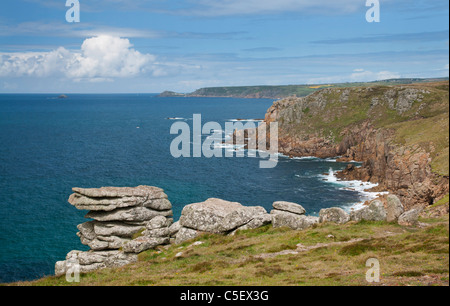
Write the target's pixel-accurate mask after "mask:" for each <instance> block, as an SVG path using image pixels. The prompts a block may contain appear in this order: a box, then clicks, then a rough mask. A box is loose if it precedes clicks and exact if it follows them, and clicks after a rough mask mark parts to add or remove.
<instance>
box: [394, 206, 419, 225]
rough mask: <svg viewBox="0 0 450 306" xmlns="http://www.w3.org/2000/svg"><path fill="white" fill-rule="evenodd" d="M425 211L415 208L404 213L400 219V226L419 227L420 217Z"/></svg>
mask: <svg viewBox="0 0 450 306" xmlns="http://www.w3.org/2000/svg"><path fill="white" fill-rule="evenodd" d="M422 211H423V209H421V208H413V209H411V210H409V211H407V212H405V213H403V214H402V215H401V216H400V217H399V218H398V224H399V225H401V226H417V225H419V216H420V214H421V213H422Z"/></svg>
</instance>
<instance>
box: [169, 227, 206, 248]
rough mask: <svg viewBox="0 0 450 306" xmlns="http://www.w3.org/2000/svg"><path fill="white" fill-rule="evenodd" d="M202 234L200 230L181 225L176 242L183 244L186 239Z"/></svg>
mask: <svg viewBox="0 0 450 306" xmlns="http://www.w3.org/2000/svg"><path fill="white" fill-rule="evenodd" d="M200 234H201V232H199V231H197V230H194V229H191V228H187V227H181V228H180V230H179V231H178V233H177V236H176V238H175V244H181V243H183V242H185V241H189V240H192V239H195V238H197V237H198V236H199V235H200Z"/></svg>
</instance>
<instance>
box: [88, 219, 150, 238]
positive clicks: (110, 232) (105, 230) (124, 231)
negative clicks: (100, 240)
mask: <svg viewBox="0 0 450 306" xmlns="http://www.w3.org/2000/svg"><path fill="white" fill-rule="evenodd" d="M92 223H93V225H94V232H95V234H96V236H118V237H125V238H131V237H133V235H135V234H136V233H138V232H140V231H141V230H142V229H143V228H145V227H144V226H143V225H129V224H126V223H122V222H99V221H93V222H92ZM84 236H85V237H87V236H86V235H84ZM87 238H88V237H87Z"/></svg>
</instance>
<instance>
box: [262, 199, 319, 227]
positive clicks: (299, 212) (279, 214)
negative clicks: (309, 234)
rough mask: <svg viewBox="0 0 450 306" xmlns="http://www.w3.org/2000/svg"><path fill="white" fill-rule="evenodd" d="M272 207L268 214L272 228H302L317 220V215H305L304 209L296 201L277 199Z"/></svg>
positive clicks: (315, 222) (311, 224) (310, 225)
mask: <svg viewBox="0 0 450 306" xmlns="http://www.w3.org/2000/svg"><path fill="white" fill-rule="evenodd" d="M272 207H273V209H272V210H271V212H270V215H271V216H272V225H273V227H274V228H277V227H288V228H290V229H293V230H304V229H307V228H310V227H312V226H313V225H314V224H317V223H318V222H319V218H317V217H310V216H305V213H306V210H305V209H304V208H303V207H302V206H301V205H299V204H296V203H292V202H284V201H277V202H274V203H273V204H272Z"/></svg>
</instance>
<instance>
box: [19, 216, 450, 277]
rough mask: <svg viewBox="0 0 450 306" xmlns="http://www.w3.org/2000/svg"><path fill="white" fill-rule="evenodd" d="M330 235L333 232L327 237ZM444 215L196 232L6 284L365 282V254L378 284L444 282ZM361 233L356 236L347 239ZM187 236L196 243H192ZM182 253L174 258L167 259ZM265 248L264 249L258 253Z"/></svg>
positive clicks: (446, 257) (446, 248)
mask: <svg viewBox="0 0 450 306" xmlns="http://www.w3.org/2000/svg"><path fill="white" fill-rule="evenodd" d="M329 235H333V238H329V237H328V236H329ZM448 237H449V228H448V216H445V217H442V218H440V219H437V220H434V222H433V223H430V226H429V227H427V228H421V229H418V228H417V229H411V228H403V227H401V226H399V225H396V224H389V223H384V222H360V223H357V224H355V223H348V224H345V225H335V224H321V225H319V226H317V227H316V228H313V229H309V230H305V231H293V230H289V229H285V228H282V229H274V228H272V227H271V226H270V225H269V226H265V227H263V228H260V229H257V230H247V231H240V232H238V233H237V234H236V235H235V236H221V235H204V236H201V237H199V238H197V239H196V240H193V241H189V242H186V243H184V244H182V245H180V246H170V247H169V248H168V249H160V251H159V252H158V251H147V252H144V253H142V254H140V256H139V261H138V262H137V263H135V264H131V265H128V266H125V267H122V268H120V269H105V270H100V271H97V272H93V273H88V274H83V275H82V276H81V282H80V283H79V284H74V283H71V284H70V283H67V282H66V281H65V278H64V277H47V278H43V279H41V280H38V281H35V282H26V283H17V284H14V285H30V286H59V285H62V286H66V285H67V286H69V285H70V286H76V285H82V286H83V285H87V286H97V285H100V286H123V285H132V286H147V285H148V286H154V285H156V286H165V285H175V286H180V285H183V286H203V285H213V286H216V285H244V286H245V285H249V286H260V285H269V286H270V285H274V286H278V285H312V286H314V285H320V286H328V285H357V286H358V285H370V284H369V283H367V282H366V281H365V273H366V271H367V267H366V266H365V263H366V261H367V259H369V258H377V259H378V260H379V261H380V266H381V273H382V276H381V285H423V284H429V282H430V280H431V281H432V284H433V285H448V277H449V272H448V270H449V267H448V266H449V261H448V260H449V241H448ZM355 239H362V240H360V241H359V240H358V241H357V240H355ZM194 241H202V242H204V243H203V244H201V245H198V246H192V243H193V242H194ZM299 243H300V244H302V245H303V246H310V247H313V246H317V244H319V243H321V245H319V246H321V247H317V248H313V249H311V250H309V251H304V252H301V253H299V254H295V255H277V253H276V252H280V251H285V250H291V251H292V250H294V249H296V245H297V244H299ZM179 252H182V256H181V257H175V255H176V254H177V253H179ZM264 254H265V255H264Z"/></svg>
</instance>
